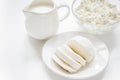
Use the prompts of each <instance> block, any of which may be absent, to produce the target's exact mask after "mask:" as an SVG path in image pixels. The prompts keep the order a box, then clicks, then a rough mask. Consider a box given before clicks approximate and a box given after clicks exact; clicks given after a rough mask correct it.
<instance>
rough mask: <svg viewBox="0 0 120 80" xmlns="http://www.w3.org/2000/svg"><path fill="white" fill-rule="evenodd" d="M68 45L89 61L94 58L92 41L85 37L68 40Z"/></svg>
mask: <svg viewBox="0 0 120 80" xmlns="http://www.w3.org/2000/svg"><path fill="white" fill-rule="evenodd" d="M67 45H68V46H69V47H70V48H71V49H72V50H73V51H75V52H76V53H77V54H78V55H80V56H82V57H83V58H84V59H85V60H86V61H87V62H88V63H89V62H90V61H91V60H92V59H93V58H94V48H93V45H92V43H91V42H90V41H89V40H88V39H86V38H84V37H80V36H77V37H74V38H73V39H71V40H70V41H68V42H67Z"/></svg>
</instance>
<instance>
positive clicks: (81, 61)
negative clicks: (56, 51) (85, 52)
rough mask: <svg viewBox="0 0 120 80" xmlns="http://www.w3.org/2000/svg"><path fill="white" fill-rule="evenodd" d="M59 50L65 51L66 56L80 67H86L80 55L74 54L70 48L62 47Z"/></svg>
mask: <svg viewBox="0 0 120 80" xmlns="http://www.w3.org/2000/svg"><path fill="white" fill-rule="evenodd" d="M61 48H62V50H64V51H65V53H66V54H68V55H69V56H70V57H71V58H73V59H74V60H76V61H77V62H79V63H80V64H81V65H82V66H85V65H86V61H85V60H84V59H83V58H82V57H81V56H80V55H78V54H76V53H75V52H74V51H73V50H72V49H71V48H70V47H68V46H67V45H64V46H63V47H61Z"/></svg>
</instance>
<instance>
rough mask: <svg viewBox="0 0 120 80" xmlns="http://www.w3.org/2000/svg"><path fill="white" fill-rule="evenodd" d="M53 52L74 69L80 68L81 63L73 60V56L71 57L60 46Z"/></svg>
mask: <svg viewBox="0 0 120 80" xmlns="http://www.w3.org/2000/svg"><path fill="white" fill-rule="evenodd" d="M55 54H56V55H57V56H58V57H59V58H60V59H61V60H62V61H63V62H65V63H66V64H67V65H69V66H71V67H72V68H73V69H75V70H76V71H77V70H79V69H80V68H81V66H82V65H81V64H80V63H78V62H77V61H75V60H74V59H73V58H71V57H70V56H69V55H68V54H66V52H65V51H64V50H62V49H61V48H58V49H57V51H56V52H55Z"/></svg>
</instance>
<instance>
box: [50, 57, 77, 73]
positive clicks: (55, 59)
mask: <svg viewBox="0 0 120 80" xmlns="http://www.w3.org/2000/svg"><path fill="white" fill-rule="evenodd" d="M52 59H53V60H54V62H55V63H56V64H58V65H59V66H61V67H62V68H63V69H65V70H66V71H68V72H71V73H73V72H76V70H74V69H73V68H71V67H70V66H68V65H67V64H65V63H64V62H63V61H62V60H60V59H59V58H58V57H57V56H56V55H54V56H53V57H52Z"/></svg>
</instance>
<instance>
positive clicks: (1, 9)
mask: <svg viewBox="0 0 120 80" xmlns="http://www.w3.org/2000/svg"><path fill="white" fill-rule="evenodd" d="M30 1H31V0H0V80H65V79H63V78H59V77H57V76H54V74H52V73H50V72H49V70H47V69H46V68H45V66H44V64H43V63H42V60H41V50H42V46H43V45H44V43H45V41H39V40H35V39H33V38H30V37H28V35H27V33H26V30H25V25H24V21H25V18H24V15H23V13H22V11H21V10H22V8H23V7H24V6H25V5H26V4H28V3H29V2H30ZM62 1H65V2H67V3H68V4H69V5H70V4H71V2H72V0H62ZM60 14H62V13H60ZM76 30H77V31H78V30H80V28H79V27H78V25H77V24H76V22H75V21H74V19H73V17H72V15H70V16H69V18H67V19H66V20H65V21H63V22H61V23H60V27H59V30H58V34H59V33H62V32H67V31H76ZM97 37H98V38H99V39H101V40H102V41H103V42H105V43H106V44H107V46H108V47H109V50H110V61H109V64H108V67H107V69H106V70H105V72H104V73H103V75H102V76H97V77H96V78H94V79H92V80H120V28H117V29H116V30H114V32H113V33H109V34H106V35H104V36H97Z"/></svg>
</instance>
